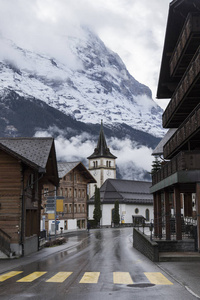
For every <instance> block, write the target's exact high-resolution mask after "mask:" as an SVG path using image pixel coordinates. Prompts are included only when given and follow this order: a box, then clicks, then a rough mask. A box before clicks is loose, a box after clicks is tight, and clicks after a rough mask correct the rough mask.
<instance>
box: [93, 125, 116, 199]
mask: <svg viewBox="0 0 200 300" xmlns="http://www.w3.org/2000/svg"><path fill="white" fill-rule="evenodd" d="M116 158H117V157H116V156H114V155H113V154H112V153H111V152H110V149H109V148H108V146H107V143H106V139H105V135H104V131H103V121H102V120H101V128H100V133H99V139H98V142H97V147H96V148H95V149H94V152H93V154H92V155H90V156H89V157H88V160H89V167H88V169H89V171H90V172H91V174H92V175H93V176H94V178H95V179H96V182H97V183H96V184H89V197H92V196H93V195H94V191H95V185H96V186H97V187H98V188H100V187H101V186H102V184H103V183H104V181H105V180H106V179H108V178H116V164H115V159H116Z"/></svg>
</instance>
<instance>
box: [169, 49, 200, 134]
mask: <svg viewBox="0 0 200 300" xmlns="http://www.w3.org/2000/svg"><path fill="white" fill-rule="evenodd" d="M199 91H200V47H199V48H198V50H197V51H196V54H195V56H194V59H193V60H192V62H191V63H190V65H189V67H188V68H187V71H186V72H185V74H184V76H183V78H182V80H181V82H180V83H179V85H178V87H177V89H176V91H175V92H174V94H173V96H172V99H171V101H170V102H169V104H168V106H167V108H166V110H165V111H164V113H163V127H164V128H177V127H179V125H180V124H181V123H182V122H183V121H184V120H185V118H187V116H188V115H189V114H190V113H191V111H192V110H193V109H194V108H195V107H196V106H197V105H198V103H200V98H199Z"/></svg>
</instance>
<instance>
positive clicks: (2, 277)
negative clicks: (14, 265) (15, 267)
mask: <svg viewBox="0 0 200 300" xmlns="http://www.w3.org/2000/svg"><path fill="white" fill-rule="evenodd" d="M22 272H23V271H11V272H8V273H5V274H3V275H0V282H3V281H5V280H7V279H9V278H11V277H14V276H16V275H18V274H20V273H22Z"/></svg>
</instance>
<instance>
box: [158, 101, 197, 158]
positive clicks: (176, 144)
mask: <svg viewBox="0 0 200 300" xmlns="http://www.w3.org/2000/svg"><path fill="white" fill-rule="evenodd" d="M199 129H200V104H198V105H197V107H196V108H195V110H193V112H192V113H191V114H190V115H189V116H188V117H187V119H186V120H185V121H184V122H183V123H182V125H181V126H180V127H179V128H178V130H177V131H176V132H175V133H174V134H173V135H172V137H171V138H170V139H169V141H168V142H167V143H166V144H165V145H164V147H163V153H164V157H165V158H167V159H168V158H170V156H171V155H172V153H173V152H175V151H176V150H178V148H180V147H181V146H182V145H184V144H185V143H186V142H187V141H188V140H189V139H190V137H191V136H193V135H194V134H195V133H196V132H198V130H199Z"/></svg>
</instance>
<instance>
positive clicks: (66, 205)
mask: <svg viewBox="0 0 200 300" xmlns="http://www.w3.org/2000/svg"><path fill="white" fill-rule="evenodd" d="M67 208H68V204H65V212H66V213H68V210H67Z"/></svg>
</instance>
